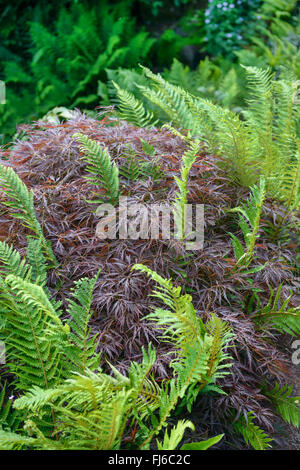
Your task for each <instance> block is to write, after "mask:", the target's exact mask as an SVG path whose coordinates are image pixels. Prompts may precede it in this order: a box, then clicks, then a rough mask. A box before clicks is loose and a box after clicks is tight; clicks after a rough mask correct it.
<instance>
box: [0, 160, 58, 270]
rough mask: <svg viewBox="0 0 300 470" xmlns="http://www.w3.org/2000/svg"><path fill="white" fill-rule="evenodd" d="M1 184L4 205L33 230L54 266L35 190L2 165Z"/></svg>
mask: <svg viewBox="0 0 300 470" xmlns="http://www.w3.org/2000/svg"><path fill="white" fill-rule="evenodd" d="M0 183H1V186H2V188H3V190H4V191H5V195H6V197H8V198H9V199H8V200H4V201H2V203H3V204H4V205H5V206H7V207H10V208H12V209H14V210H13V211H12V212H11V214H12V216H13V217H15V218H16V219H21V220H22V221H23V223H24V225H25V227H27V228H29V230H31V231H32V232H33V233H34V234H35V236H36V238H37V239H39V240H40V242H41V244H42V246H43V250H44V253H45V255H46V256H47V259H48V260H49V261H51V263H52V265H53V266H57V264H58V262H57V260H56V258H55V256H54V254H53V252H52V249H51V246H50V244H49V242H48V241H47V240H46V239H45V237H44V234H43V231H42V228H41V226H40V224H39V222H38V220H37V218H36V215H35V211H34V203H33V190H32V189H31V190H30V191H28V189H27V187H26V185H25V184H24V183H23V182H22V181H21V179H20V178H19V177H18V175H17V174H16V173H15V172H14V170H13V169H12V168H10V167H6V166H3V165H0Z"/></svg>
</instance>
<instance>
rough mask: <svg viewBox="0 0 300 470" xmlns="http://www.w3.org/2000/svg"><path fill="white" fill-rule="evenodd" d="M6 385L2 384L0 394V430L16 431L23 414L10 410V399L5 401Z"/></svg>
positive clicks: (11, 402)
mask: <svg viewBox="0 0 300 470" xmlns="http://www.w3.org/2000/svg"><path fill="white" fill-rule="evenodd" d="M6 386H7V384H6V383H4V385H3V388H2V390H1V392H0V430H4V431H17V430H18V428H19V426H20V424H21V422H22V418H23V414H22V413H20V412H19V411H17V410H13V409H12V404H13V401H12V398H14V397H9V398H8V399H6V398H7V397H6V394H7V388H6Z"/></svg>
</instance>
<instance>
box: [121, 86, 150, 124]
mask: <svg viewBox="0 0 300 470" xmlns="http://www.w3.org/2000/svg"><path fill="white" fill-rule="evenodd" d="M113 85H114V87H115V89H116V90H117V96H118V99H119V103H118V107H119V109H120V112H119V116H120V118H121V119H124V120H125V121H128V122H131V123H132V124H134V125H135V126H137V127H146V128H147V127H153V126H155V125H156V124H157V122H158V121H157V120H154V116H153V114H152V113H151V112H150V111H146V110H145V108H144V105H143V103H142V102H141V101H139V100H138V99H137V98H135V96H134V95H133V94H132V93H130V92H129V91H126V90H122V89H121V88H120V87H119V85H117V83H115V82H114V81H113Z"/></svg>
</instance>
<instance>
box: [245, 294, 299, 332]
mask: <svg viewBox="0 0 300 470" xmlns="http://www.w3.org/2000/svg"><path fill="white" fill-rule="evenodd" d="M281 289H282V285H280V286H279V287H278V289H277V292H276V294H275V293H274V292H273V289H272V288H270V291H271V295H270V297H269V301H268V303H267V305H265V306H264V307H263V308H262V309H260V310H259V311H258V312H257V313H256V314H255V315H254V317H253V319H254V321H255V322H256V323H257V325H258V326H259V327H260V328H266V327H267V326H268V328H274V329H276V330H278V331H280V332H281V333H288V334H290V335H292V336H299V335H300V307H299V306H298V307H290V308H289V307H288V304H289V302H290V299H291V296H290V297H288V298H287V299H285V300H284V301H283V302H282V304H281V305H279V301H280V294H281Z"/></svg>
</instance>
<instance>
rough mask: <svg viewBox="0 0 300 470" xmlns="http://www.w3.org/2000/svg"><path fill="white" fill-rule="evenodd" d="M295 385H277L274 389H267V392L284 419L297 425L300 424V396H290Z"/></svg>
mask: <svg viewBox="0 0 300 470" xmlns="http://www.w3.org/2000/svg"><path fill="white" fill-rule="evenodd" d="M292 391H293V387H292V386H291V385H290V386H288V385H284V386H283V387H280V386H279V385H278V384H276V385H275V387H274V388H273V390H266V391H265V394H266V396H267V397H269V398H270V399H271V401H272V403H273V404H274V406H275V407H276V409H277V410H278V412H279V413H280V415H281V417H282V419H283V420H284V421H285V422H286V423H288V424H292V425H293V426H295V427H299V426H300V397H299V396H298V397H295V396H290V395H291V394H292Z"/></svg>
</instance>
